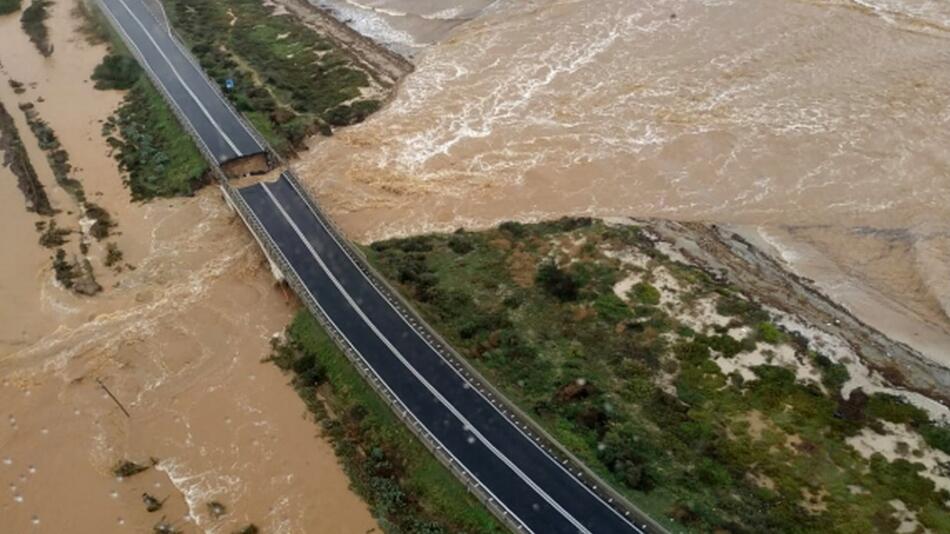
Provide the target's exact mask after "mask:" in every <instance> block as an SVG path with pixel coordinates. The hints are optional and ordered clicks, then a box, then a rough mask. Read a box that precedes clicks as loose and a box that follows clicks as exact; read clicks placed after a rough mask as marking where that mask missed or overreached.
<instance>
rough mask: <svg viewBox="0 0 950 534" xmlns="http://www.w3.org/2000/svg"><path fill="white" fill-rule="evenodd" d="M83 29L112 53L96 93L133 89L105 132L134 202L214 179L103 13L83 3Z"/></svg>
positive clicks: (100, 68) (188, 190) (186, 191)
mask: <svg viewBox="0 0 950 534" xmlns="http://www.w3.org/2000/svg"><path fill="white" fill-rule="evenodd" d="M77 12H78V14H79V15H80V16H82V17H83V20H84V23H83V25H82V30H83V31H84V32H85V33H86V35H87V37H88V38H89V40H90V41H91V42H108V43H109V45H110V51H109V54H108V55H106V57H104V58H103V60H102V63H101V64H99V65H97V66H96V68H95V70H94V71H93V73H92V76H91V78H92V80H93V81H95V83H96V88H97V89H102V90H113V89H118V90H128V93H126V95H125V98H124V99H123V101H122V104H121V105H120V106H119V108H118V109H117V110H116V112H115V114H114V115H113V116H112V117H110V118H109V120H107V121H106V122H105V124H104V125H103V127H102V134H103V135H104V136H106V141H107V142H108V143H109V145H110V146H111V147H112V149H113V156H114V157H115V159H116V161H118V163H119V169H120V170H122V172H123V173H125V176H124V180H125V184H126V185H127V186H128V187H129V191H130V192H131V194H132V198H133V199H134V200H148V199H151V198H155V197H172V196H182V195H191V194H193V193H194V192H195V191H197V190H198V189H200V188H201V187H203V186H204V185H206V184H208V183H209V182H210V180H211V176H210V172H209V170H208V165H207V163H205V160H204V158H202V157H201V153H200V152H199V151H198V148H197V147H196V146H195V144H194V141H193V140H192V138H191V136H189V135H188V134H187V132H185V130H184V129H183V128H182V126H181V124H179V122H178V120H177V119H176V118H175V115H174V113H172V111H171V109H169V107H168V105H167V104H166V103H165V101H164V100H163V99H162V96H161V94H160V93H159V92H158V90H157V89H155V87H154V86H153V85H152V83H151V81H150V80H149V79H148V77H147V76H146V75H145V73H144V72H143V71H142V69H141V68H140V67H139V66H138V63H137V62H136V61H135V59H134V58H132V56H131V55H130V53H129V51H128V50H127V49H126V48H125V45H124V44H123V43H122V40H121V39H120V38H119V37H118V36H117V35H115V34H114V32H112V31H111V30H110V29H109V25H108V24H107V23H106V22H105V21H104V20H102V15H101V14H100V13H99V12H98V11H90V10H88V9H87V8H86V6H85V4H83V3H82V2H80V3H79V9H77Z"/></svg>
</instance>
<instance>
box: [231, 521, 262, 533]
mask: <svg viewBox="0 0 950 534" xmlns="http://www.w3.org/2000/svg"><path fill="white" fill-rule="evenodd" d="M258 532H260V530H258V529H257V525H255V524H254V523H251V524H250V525H248V526H246V527H244V528H242V529H241V530H235V531H234V534H257V533H258Z"/></svg>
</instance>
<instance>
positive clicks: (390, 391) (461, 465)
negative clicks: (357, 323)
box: [237, 183, 534, 534]
mask: <svg viewBox="0 0 950 534" xmlns="http://www.w3.org/2000/svg"><path fill="white" fill-rule="evenodd" d="M255 185H260V186H261V187H262V188H263V184H261V183H258V184H255ZM249 187H254V186H249ZM237 194H238V195H240V194H241V192H240V191H237ZM242 200H243V201H244V203H245V204H247V199H244V198H242ZM248 208H249V210H248V211H249V212H250V215H251V217H254V219H256V220H257V224H259V225H260V227H261V229H263V230H264V231H265V232H267V227H266V226H264V223H263V222H262V221H261V220H260V218H259V217H258V216H257V214H256V213H254V210H253V209H251V208H250V205H249V204H248ZM268 237H270V239H271V240H272V241H273V242H274V244H275V245H276V244H277V241H276V240H275V239H274V238H273V236H270V233H269V232H268ZM298 238H299V236H298ZM277 253H278V254H280V255H281V257H282V258H283V260H284V263H286V264H287V266H288V267H289V268H290V270H291V271H293V272H294V276H296V277H297V279H298V280H300V285H301V286H303V289H304V291H306V292H307V294H308V295H310V298H311V299H313V302H314V304H316V305H317V307H318V308H320V311H321V312H322V313H323V317H324V318H325V319H326V320H327V321H329V322H330V324H331V325H332V326H333V328H334V329H335V330H336V331H337V332H339V335H340V337H342V338H343V339H344V340H345V341H346V343H347V345H349V346H350V349H351V350H352V351H353V354H356V355H358V356H359V357H360V358H361V359H362V360H363V363H364V364H365V365H366V368H367V369H369V371H370V372H371V373H373V376H375V377H376V379H377V380H379V383H380V384H382V385H383V386H385V387H386V389H387V390H388V391H389V393H390V395H392V397H393V399H395V400H396V401H397V402H398V403H399V404H400V406H402V409H403V410H404V411H405V413H407V414H410V415H411V416H412V418H413V419H414V420H415V421H416V423H417V424H418V425H419V426H420V427H422V428H424V429H425V431H426V432H428V433H429V436H430V437H431V439H432V440H433V441H435V443H436V444H438V446H439V447H441V449H442V450H443V451H445V453H446V454H447V455H449V456H450V457H451V458H452V459H453V460H455V463H456V464H457V465H458V466H459V467H460V468H461V469H463V470H464V471H465V472H466V473H468V476H470V477H471V478H472V480H476V481H478V485H479V486H480V487H481V489H482V490H483V491H485V493H487V494H488V495H490V496H491V498H492V499H494V500H495V502H496V503H498V505H499V506H501V507H502V508H504V510H505V511H506V512H507V513H508V514H509V515H511V517H513V518H515V520H516V521H517V522H518V523H519V524H520V525H521V526H522V528H524V529H525V530H526V531H528V532H530V533H532V534H534V531H533V530H531V527H529V526H528V525H527V523H525V522H524V521H523V520H522V519H521V518H520V517H518V515H517V514H516V513H514V511H512V510H511V509H510V508H508V506H507V505H506V504H505V502H504V501H503V500H501V499H499V498H498V496H497V495H495V494H494V493H493V492H492V491H491V490H490V489H489V488H488V486H486V485H485V484H484V483H482V481H481V480H480V479H479V478H478V477H477V476H475V473H473V472H472V471H471V470H470V469H469V468H468V466H466V465H465V463H463V462H462V461H461V460H459V459H458V457H456V456H455V455H454V454H452V450H451V449H449V448H448V447H446V446H445V444H444V443H442V441H441V440H439V438H438V437H436V435H435V434H434V433H433V432H432V431H431V430H429V428H428V427H427V426H426V425H425V424H424V423H423V422H422V421H421V420H420V419H419V417H418V416H416V414H415V413H413V411H412V410H410V409H409V408H408V407H407V406H406V404H405V403H404V402H403V400H402V399H400V398H399V396H398V395H396V393H395V392H394V391H393V390H392V388H391V387H390V386H389V384H387V383H386V381H385V380H383V377H381V376H380V375H379V373H377V372H376V369H373V366H372V365H370V364H369V362H367V361H366V360H365V358H363V356H362V354H360V351H359V350H357V349H356V347H355V346H354V345H353V342H352V341H350V340H349V338H347V337H346V335H345V334H344V333H343V330H342V329H341V328H340V327H338V326H337V324H336V323H335V322H334V321H333V318H332V317H330V315H329V314H328V313H327V311H326V310H325V309H324V308H323V306H321V305H320V302H319V301H318V300H317V298H316V297H315V296H314V295H313V293H311V292H310V288H309V287H307V284H306V283H305V282H304V280H303V277H302V276H300V273H298V272H297V269H296V268H294V266H293V264H292V263H290V260H288V259H287V256H286V255H284V252H283V251H282V250H280V247H279V246H278V247H277Z"/></svg>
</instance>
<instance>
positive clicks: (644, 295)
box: [630, 282, 660, 306]
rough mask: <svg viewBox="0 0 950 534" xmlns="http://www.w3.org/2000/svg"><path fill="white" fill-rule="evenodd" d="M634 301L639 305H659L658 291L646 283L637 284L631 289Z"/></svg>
mask: <svg viewBox="0 0 950 534" xmlns="http://www.w3.org/2000/svg"><path fill="white" fill-rule="evenodd" d="M630 292H631V293H632V294H633V298H634V300H636V301H637V302H639V303H640V304H646V305H648V306H656V305H657V304H659V303H660V290H658V289H657V288H655V287H653V285H651V284H649V283H647V282H639V283H637V284H636V285H634V286H633V288H631V290H630Z"/></svg>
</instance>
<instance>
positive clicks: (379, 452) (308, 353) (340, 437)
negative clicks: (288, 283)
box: [271, 311, 505, 534]
mask: <svg viewBox="0 0 950 534" xmlns="http://www.w3.org/2000/svg"><path fill="white" fill-rule="evenodd" d="M271 360H272V361H274V363H276V364H277V365H278V366H279V367H280V368H281V369H284V370H285V371H288V372H292V373H293V376H294V378H293V385H294V387H295V388H296V390H297V392H298V393H299V394H300V396H301V398H302V399H303V400H304V402H305V403H306V404H307V406H308V407H309V409H310V410H311V412H313V414H314V415H315V416H316V419H317V421H319V423H320V424H321V426H322V427H323V433H324V435H325V436H327V437H328V438H329V439H330V440H331V442H332V443H333V445H334V449H335V450H336V454H337V457H338V458H339V459H340V461H341V463H342V464H343V467H344V469H345V470H346V471H347V473H348V474H349V476H350V480H351V482H352V485H353V488H354V489H355V490H356V491H357V492H358V493H359V494H360V495H362V496H363V498H365V499H366V500H367V502H368V503H369V504H370V506H371V508H372V510H373V514H374V516H375V517H376V519H377V521H379V523H380V525H381V526H382V527H383V530H384V531H386V532H403V533H407V534H409V533H418V534H437V533H443V532H444V533H449V532H452V533H456V532H458V533H462V532H468V533H476V532H480V533H490V532H493V533H501V532H505V529H504V528H503V527H501V526H500V525H499V524H498V523H497V522H496V520H495V519H494V517H493V516H492V515H491V514H490V513H489V512H488V511H487V510H485V508H484V507H483V506H482V505H481V504H480V503H479V502H478V501H477V500H476V499H475V498H474V497H473V496H472V495H471V494H469V493H468V491H467V490H466V489H465V488H464V486H463V485H462V484H461V483H460V482H459V481H458V480H457V479H456V478H455V477H454V476H453V475H452V474H451V473H450V472H449V471H448V470H447V469H446V468H445V467H443V466H442V464H440V463H439V462H438V460H436V459H435V457H434V456H432V455H431V454H430V453H429V452H428V450H427V449H426V448H425V447H424V446H423V445H422V444H421V443H420V442H419V441H418V440H417V439H416V438H415V436H414V435H413V434H412V433H411V432H410V431H409V430H408V429H407V428H406V427H405V425H404V424H403V423H402V422H401V421H400V420H399V419H398V418H397V417H396V415H395V414H394V413H393V412H392V410H391V409H390V408H389V406H387V405H386V404H385V402H384V401H383V400H382V399H381V398H380V397H379V395H377V394H376V392H375V391H374V390H373V389H372V388H371V387H370V386H369V385H368V384H367V383H366V382H365V381H364V380H363V378H362V377H361V376H360V375H359V373H357V371H356V369H355V368H354V367H353V365H352V364H351V363H350V362H349V360H348V359H347V358H346V357H345V356H344V355H343V353H342V352H340V350H339V349H338V348H337V347H336V345H335V344H334V343H333V341H332V340H331V339H330V338H329V337H328V336H327V334H326V332H325V331H324V330H323V328H322V327H321V326H320V325H319V323H317V322H316V320H314V319H313V317H311V316H310V314H309V313H307V312H306V311H302V312H300V313H299V314H297V317H296V318H295V319H294V321H293V323H292V324H291V325H290V327H289V328H288V329H287V341H286V342H285V343H276V344H275V346H274V353H273V355H272V356H271Z"/></svg>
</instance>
